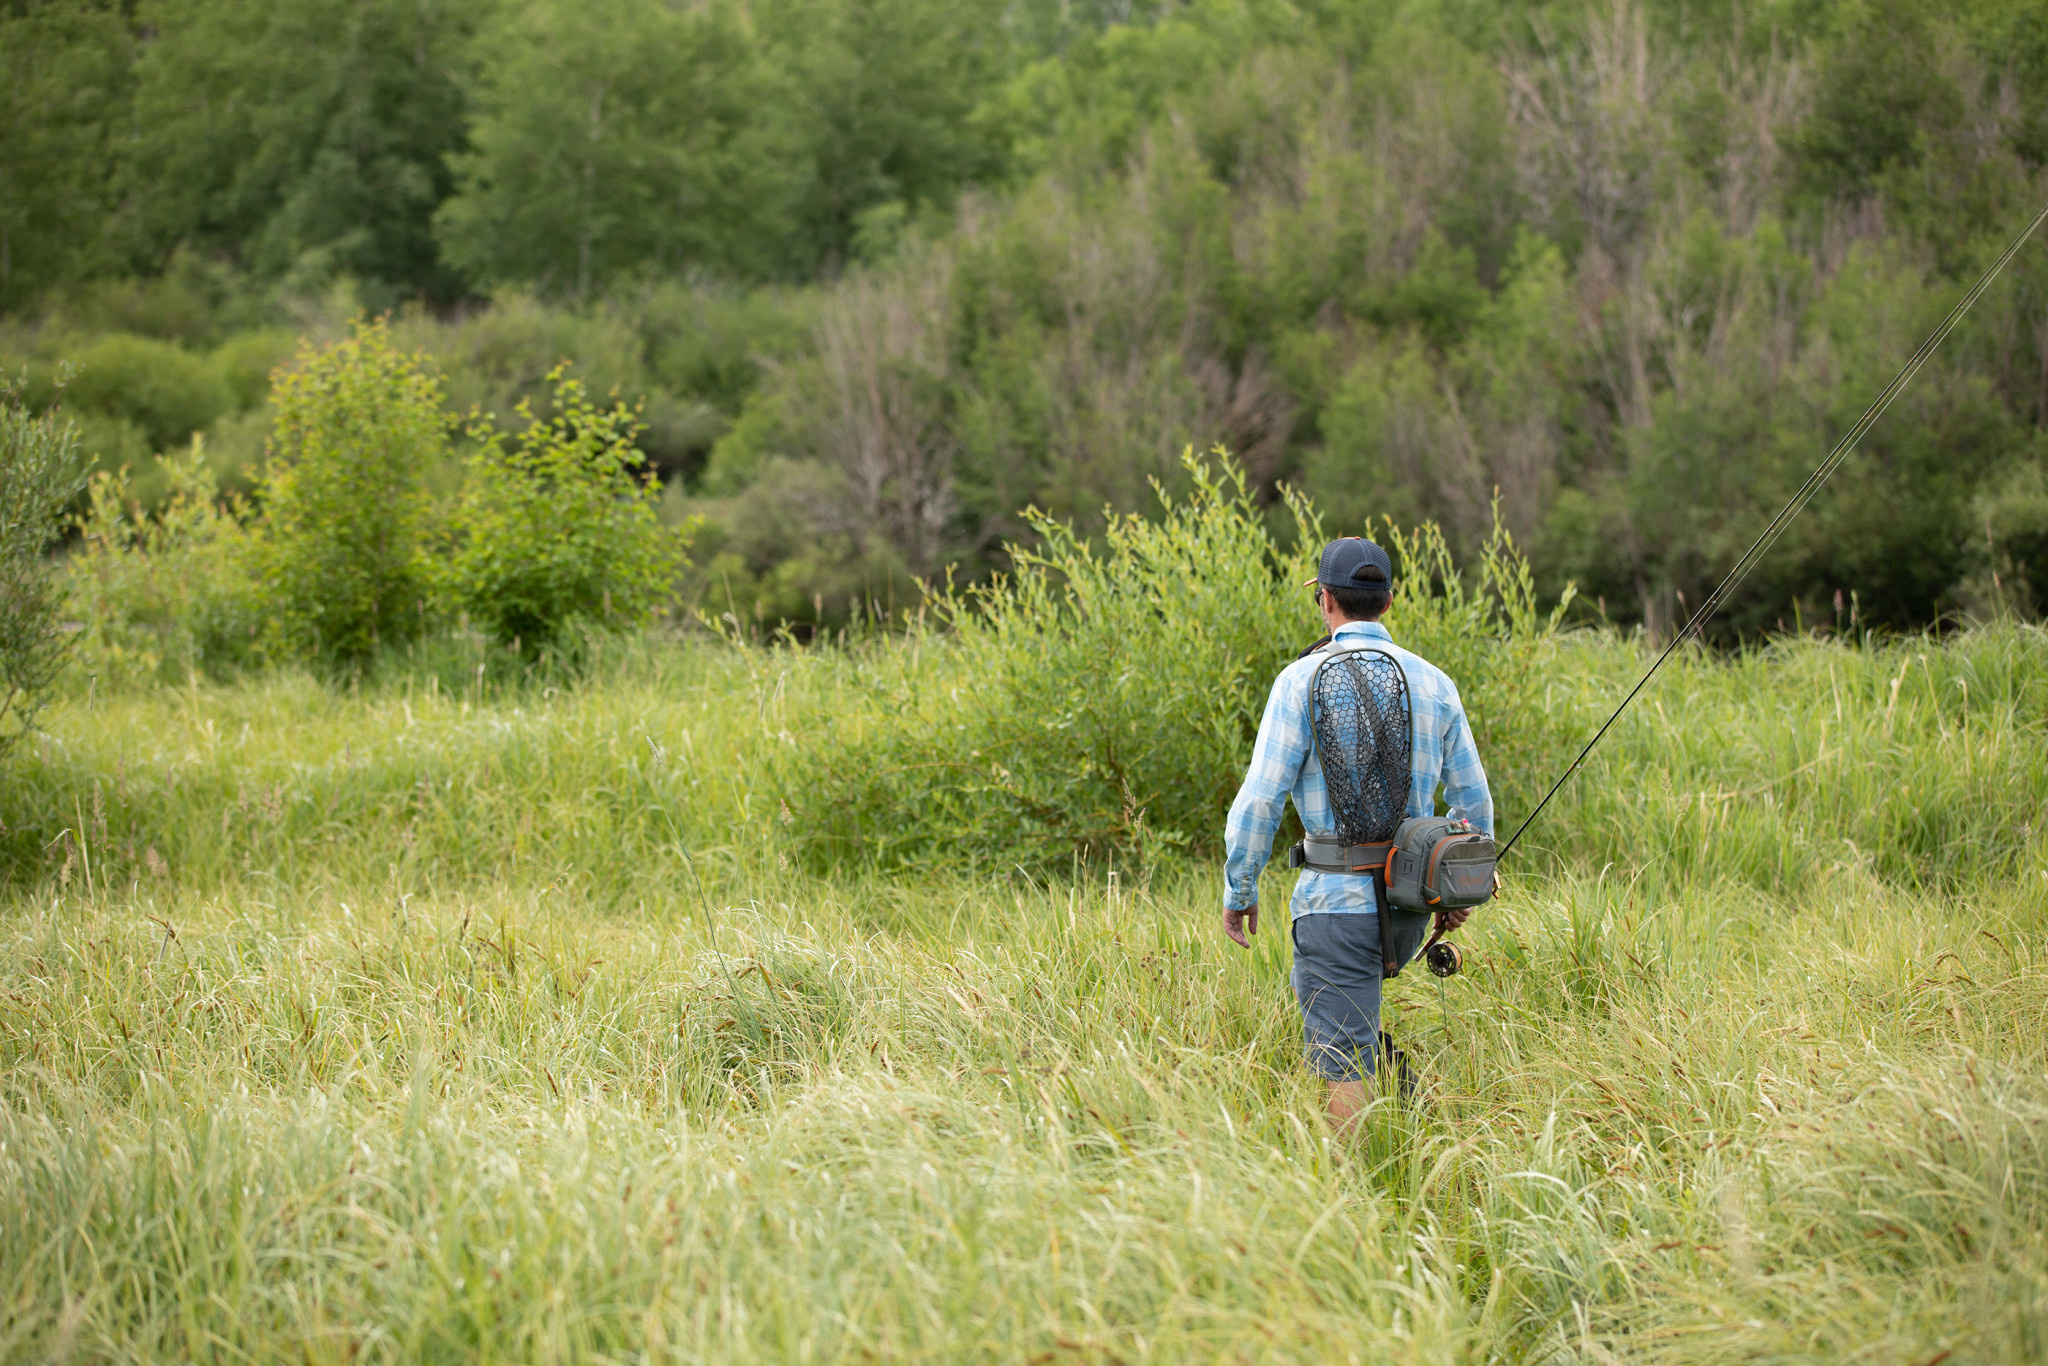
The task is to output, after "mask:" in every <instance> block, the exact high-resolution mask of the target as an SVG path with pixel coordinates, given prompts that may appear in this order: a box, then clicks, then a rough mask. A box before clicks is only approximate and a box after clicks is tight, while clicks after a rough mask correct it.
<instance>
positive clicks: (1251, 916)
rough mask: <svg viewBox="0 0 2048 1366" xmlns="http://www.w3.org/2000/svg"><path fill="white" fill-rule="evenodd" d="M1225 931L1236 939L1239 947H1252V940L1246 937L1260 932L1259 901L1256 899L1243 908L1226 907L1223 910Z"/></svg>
mask: <svg viewBox="0 0 2048 1366" xmlns="http://www.w3.org/2000/svg"><path fill="white" fill-rule="evenodd" d="M1223 932H1224V933H1225V934H1227V935H1229V936H1230V937H1231V939H1233V940H1235V941H1236V943H1237V946H1238V947H1239V948H1241V949H1248V948H1250V947H1251V946H1252V941H1251V940H1249V939H1247V938H1245V936H1246V935H1248V934H1257V933H1258V932H1259V903H1258V902H1256V901H1254V902H1253V903H1252V904H1251V905H1249V906H1246V907H1245V908H1244V909H1243V910H1238V909H1236V908H1234V907H1225V908H1224V911H1223Z"/></svg>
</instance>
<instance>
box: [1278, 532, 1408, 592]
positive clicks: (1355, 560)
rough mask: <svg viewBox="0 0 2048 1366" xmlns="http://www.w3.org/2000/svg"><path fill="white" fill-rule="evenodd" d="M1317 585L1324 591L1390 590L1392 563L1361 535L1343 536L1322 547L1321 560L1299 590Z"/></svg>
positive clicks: (1377, 547) (1392, 577)
mask: <svg viewBox="0 0 2048 1366" xmlns="http://www.w3.org/2000/svg"><path fill="white" fill-rule="evenodd" d="M1312 583H1320V584H1322V585H1323V586H1324V587H1326V588H1385V589H1388V590H1389V591H1391V590H1392V589H1393V587H1394V562H1393V560H1392V559H1390V558H1389V557H1388V555H1387V552H1386V551H1384V550H1382V549H1380V548H1379V546H1377V545H1375V544H1374V543H1373V542H1371V541H1368V540H1366V539H1365V537H1363V536H1345V537H1343V538H1341V539H1339V540H1335V541H1332V542H1330V543H1329V544H1328V545H1326V546H1324V547H1323V560H1322V564H1321V566H1320V567H1319V568H1318V569H1317V570H1316V576H1315V577H1314V578H1312V579H1304V580H1302V585H1301V586H1302V587H1303V588H1306V587H1308V586H1309V585H1310V584H1312Z"/></svg>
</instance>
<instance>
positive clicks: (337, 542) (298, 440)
mask: <svg viewBox="0 0 2048 1366" xmlns="http://www.w3.org/2000/svg"><path fill="white" fill-rule="evenodd" d="M272 402H273V403H274V404H275V406H276V409H277V421H276V425H275V426H274V427H273V429H272V435H271V442H270V447H269V452H270V458H269V460H268V462H267V464H266V465H265V467H264V470H263V473H262V477H261V479H260V481H259V484H258V489H259V499H260V502H261V506H262V511H263V520H262V524H261V530H262V533H263V534H262V537H261V539H260V540H259V542H258V544H257V546H256V547H255V548H256V550H257V555H256V563H257V565H258V567H259V569H260V575H261V580H262V593H263V597H264V602H265V609H266V611H267V613H268V615H269V616H270V619H271V634H272V635H273V637H274V639H275V641H276V643H277V644H278V646H279V647H281V648H282V649H283V650H284V651H286V652H287V653H294V654H303V655H307V656H309V657H312V658H315V659H321V660H326V661H331V662H344V661H358V660H361V659H362V658H364V657H365V656H367V655H368V654H369V653H370V652H371V651H372V650H374V649H375V648H376V647H377V646H379V645H380V644H388V643H395V642H398V641H401V640H403V639H405V638H406V637H408V636H410V635H411V634H413V632H414V631H416V630H417V628H418V626H419V623H420V619H421V617H422V615H423V607H424V594H425V583H426V574H425V566H424V564H423V561H422V557H421V547H420V538H421V532H422V524H423V521H424V519H425V515H426V484H425V474H426V471H427V470H428V469H429V468H430V467H431V466H432V465H434V464H435V463H437V462H439V461H441V460H443V459H445V458H446V457H447V454H448V437H449V430H450V426H449V421H448V418H447V416H446V415H445V414H444V412H443V411H442V407H441V387H440V383H439V381H438V380H436V379H435V378H434V377H433V376H432V375H430V374H429V373H427V371H426V369H425V367H424V365H423V362H422V359H421V358H420V357H419V356H417V355H411V356H408V355H404V354H401V353H400V352H399V351H398V350H397V349H396V348H394V347H393V346H392V344H391V337H390V333H389V331H388V329H387V328H386V326H385V324H384V322H383V321H382V320H378V321H375V322H365V323H359V324H357V325H356V327H355V328H354V329H353V331H352V333H351V335H350V336H349V337H348V338H346V339H345V340H343V341H339V342H336V343H335V344H333V345H332V346H328V347H324V348H315V347H313V346H312V345H311V344H310V343H305V344H302V345H301V346H300V349H299V354H298V358H297V361H296V363H295V365H294V367H293V368H292V369H290V370H284V371H280V372H279V374H278V376H277V380H276V384H275V386H274V388H273V392H272Z"/></svg>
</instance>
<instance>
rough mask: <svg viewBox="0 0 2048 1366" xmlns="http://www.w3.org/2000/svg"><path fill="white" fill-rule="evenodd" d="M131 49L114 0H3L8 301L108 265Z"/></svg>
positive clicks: (0, 205)
mask: <svg viewBox="0 0 2048 1366" xmlns="http://www.w3.org/2000/svg"><path fill="white" fill-rule="evenodd" d="M132 49H133V41H132V39H131V38H130V36H129V32H128V25H127V22H126V21H125V20H124V19H123V18H122V14H121V8H120V6H118V5H116V4H111V3H101V2H100V0H26V2H25V3H22V2H20V0H17V3H12V4H7V5H4V6H0V130H4V134H0V136H4V139H5V153H4V154H0V309H14V308H18V307H20V306H21V305H22V304H24V303H29V302H32V301H33V300H34V299H35V298H36V297H37V296H38V295H39V294H41V293H42V292H43V291H45V290H47V289H49V288H50V287H51V286H53V285H59V284H62V283H65V282H66V281H69V280H72V279H77V278H80V277H83V276H86V275H89V274H91V273H93V272H94V271H96V270H104V269H105V268H106V265H107V257H106V249H107V240H108V239H107V234H106V233H105V231H103V224H104V220H105V218H106V215H107V214H108V212H109V211H110V210H111V209H112V207H113V186H112V169H113V160H114V159H113V147H114V136H115V132H116V130H117V129H118V128H119V127H120V126H121V123H122V117H121V116H122V113H123V111H124V109H125V108H126V106H127V100H128V94H129V87H130V72H131V66H132V61H133V58H132Z"/></svg>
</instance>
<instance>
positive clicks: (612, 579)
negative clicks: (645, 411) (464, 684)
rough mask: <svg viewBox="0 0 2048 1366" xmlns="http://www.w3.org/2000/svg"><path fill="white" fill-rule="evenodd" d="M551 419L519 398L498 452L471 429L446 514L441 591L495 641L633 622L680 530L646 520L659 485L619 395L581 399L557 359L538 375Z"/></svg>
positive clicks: (668, 580) (673, 554) (666, 567)
mask: <svg viewBox="0 0 2048 1366" xmlns="http://www.w3.org/2000/svg"><path fill="white" fill-rule="evenodd" d="M548 380H549V382H550V383H551V384H552V385H553V386H554V403H553V410H554V411H553V415H552V416H550V417H547V418H540V417H536V416H535V415H534V412H533V406H532V404H531V403H530V402H525V401H522V402H521V403H520V405H519V415H520V416H521V417H522V418H524V419H525V420H526V430H525V431H523V432H521V433H520V434H519V438H518V441H517V443H516V444H515V445H514V446H512V447H511V448H510V449H507V448H506V445H505V441H504V436H503V434H502V433H500V432H496V431H481V430H479V431H477V432H476V433H474V434H475V435H476V436H478V437H479V440H478V443H477V446H476V449H475V451H474V452H473V453H472V454H471V455H470V457H469V459H468V461H467V464H468V476H469V477H468V481H467V483H466V485H465V487H464V489H463V496H462V505H461V508H460V510H459V511H458V512H457V514H456V518H455V535H456V548H455V552H454V554H453V555H452V556H451V557H450V560H449V562H448V566H447V569H446V576H447V579H446V582H447V590H448V592H449V594H450V596H451V597H452V598H453V600H454V602H455V603H456V604H457V605H458V606H460V607H461V608H462V609H463V610H464V611H466V612H468V613H469V615H470V618H471V619H472V620H474V621H476V622H477V623H478V624H480V625H482V626H483V627H484V628H485V629H486V630H488V631H490V632H491V633H492V634H493V635H494V636H496V637H497V638H498V639H499V640H501V641H505V642H508V643H509V642H515V641H524V642H525V643H527V644H531V645H542V644H546V643H548V642H550V641H552V640H554V639H555V638H556V637H558V636H559V635H560V634H561V632H562V631H563V630H564V628H566V627H568V626H569V625H570V624H571V623H574V622H584V623H588V624H590V625H593V626H598V627H621V626H637V625H641V624H643V623H645V622H646V621H648V620H649V619H650V618H652V616H653V615H654V612H655V611H656V609H657V608H658V607H659V606H660V605H661V603H662V601H663V600H664V599H666V598H667V597H668V596H669V594H670V593H671V592H672V591H673V589H674V585H675V577H676V574H677V572H678V571H679V570H680V569H681V568H682V563H683V551H684V548H685V547H686V545H687V544H688V538H689V534H690V528H688V527H685V528H675V527H664V526H662V525H661V523H660V522H659V520H658V519H657V518H656V516H655V507H656V505H657V504H658V503H659V502H660V500H661V486H660V485H659V484H657V483H656V482H654V481H653V480H652V479H650V478H648V477H647V476H646V473H645V463H644V460H643V458H642V456H641V454H640V452H639V451H638V450H636V449H635V448H634V445H633V438H634V437H635V435H637V434H638V432H639V429H640V423H639V420H638V418H637V417H636V416H635V415H634V414H633V412H632V411H631V410H630V409H628V408H627V407H626V406H625V405H624V404H622V403H615V404H614V405H613V406H612V407H611V408H609V409H601V408H598V407H596V406H594V405H593V404H592V403H591V402H590V398H589V395H588V394H587V393H586V392H585V391H584V387H583V384H582V382H581V381H580V380H576V379H571V378H570V377H569V375H568V374H567V367H566V365H562V366H557V367H555V369H554V370H553V371H552V372H551V373H550V374H549V375H548Z"/></svg>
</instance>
